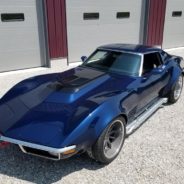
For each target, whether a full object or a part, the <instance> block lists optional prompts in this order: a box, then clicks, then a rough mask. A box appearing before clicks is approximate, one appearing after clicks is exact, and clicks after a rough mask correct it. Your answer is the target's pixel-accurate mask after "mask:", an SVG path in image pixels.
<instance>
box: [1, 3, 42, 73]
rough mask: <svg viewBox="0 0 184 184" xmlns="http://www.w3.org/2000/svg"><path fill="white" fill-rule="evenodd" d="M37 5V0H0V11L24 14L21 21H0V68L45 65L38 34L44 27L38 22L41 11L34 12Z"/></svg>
mask: <svg viewBox="0 0 184 184" xmlns="http://www.w3.org/2000/svg"><path fill="white" fill-rule="evenodd" d="M40 5H41V4H40ZM37 6H38V0H29V1H28V0H1V1H0V13H2V14H3V13H5V14H16V13H23V14H24V20H21V21H18V20H13V19H11V20H10V21H7V22H6V21H5V22H3V21H2V20H0V40H1V42H0V71H9V70H16V69H23V68H30V67H39V66H43V65H44V64H45V59H44V51H42V50H41V46H43V47H44V40H42V39H43V38H44V36H43V35H42V36H41V32H42V33H43V34H44V30H43V26H41V24H40V22H39V21H40V20H41V18H40V19H39V17H41V16H42V14H41V12H38V11H37V9H38V7H37ZM40 30H41V31H40ZM40 37H41V38H42V39H41V38H40ZM41 41H43V43H42V42H41Z"/></svg>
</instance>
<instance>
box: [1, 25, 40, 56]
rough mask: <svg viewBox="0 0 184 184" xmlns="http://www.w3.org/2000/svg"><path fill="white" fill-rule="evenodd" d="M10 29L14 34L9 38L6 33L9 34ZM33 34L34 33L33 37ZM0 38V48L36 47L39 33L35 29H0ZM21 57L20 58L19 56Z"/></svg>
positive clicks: (21, 48)
mask: <svg viewBox="0 0 184 184" xmlns="http://www.w3.org/2000/svg"><path fill="white" fill-rule="evenodd" d="M12 31H13V32H14V35H15V36H12V37H11V39H9V37H8V35H11V33H12ZM33 34H34V35H36V36H34V37H33ZM0 40H1V42H2V43H3V44H0V50H1V51H6V50H22V51H24V50H25V48H26V49H33V48H35V49H38V50H40V45H39V35H38V33H37V32H36V31H35V29H32V28H31V29H28V28H26V29H21V30H17V29H15V30H3V31H2V30H0ZM20 59H21V58H20Z"/></svg>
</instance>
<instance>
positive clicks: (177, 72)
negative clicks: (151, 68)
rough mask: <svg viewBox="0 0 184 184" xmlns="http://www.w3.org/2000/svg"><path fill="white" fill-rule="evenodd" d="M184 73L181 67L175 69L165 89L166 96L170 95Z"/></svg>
mask: <svg viewBox="0 0 184 184" xmlns="http://www.w3.org/2000/svg"><path fill="white" fill-rule="evenodd" d="M182 73H183V71H182V69H181V68H180V67H173V70H172V74H171V79H170V81H169V83H168V84H167V86H166V88H165V94H168V93H169V92H170V91H171V90H172V88H173V87H174V85H175V83H176V81H177V80H178V78H179V76H180V75H182Z"/></svg>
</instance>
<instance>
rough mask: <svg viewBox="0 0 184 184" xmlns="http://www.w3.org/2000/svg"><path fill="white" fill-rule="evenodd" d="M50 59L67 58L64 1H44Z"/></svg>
mask: <svg viewBox="0 0 184 184" xmlns="http://www.w3.org/2000/svg"><path fill="white" fill-rule="evenodd" d="M46 7H47V20H48V23H47V25H48V40H49V52H50V58H52V59H53V58H60V57H67V32H66V8H65V0H46Z"/></svg>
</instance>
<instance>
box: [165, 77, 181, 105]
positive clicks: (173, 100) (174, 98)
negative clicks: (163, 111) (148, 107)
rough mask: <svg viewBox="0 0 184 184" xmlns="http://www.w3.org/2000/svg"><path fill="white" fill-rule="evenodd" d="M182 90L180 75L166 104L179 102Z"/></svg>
mask: <svg viewBox="0 0 184 184" xmlns="http://www.w3.org/2000/svg"><path fill="white" fill-rule="evenodd" d="M182 88H183V75H180V76H179V78H178V80H177V81H176V83H175V84H174V86H173V87H172V89H171V91H170V93H169V95H168V102H169V103H170V104H173V103H176V102H177V101H178V100H179V98H180V96H181V92H182ZM177 90H178V94H177V95H176V93H177Z"/></svg>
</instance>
